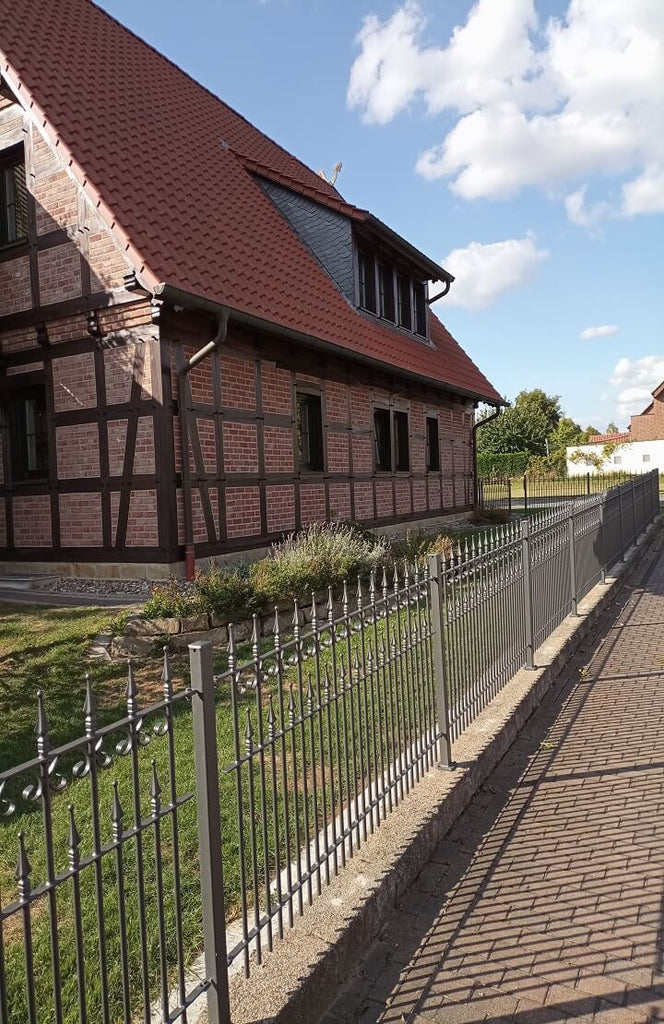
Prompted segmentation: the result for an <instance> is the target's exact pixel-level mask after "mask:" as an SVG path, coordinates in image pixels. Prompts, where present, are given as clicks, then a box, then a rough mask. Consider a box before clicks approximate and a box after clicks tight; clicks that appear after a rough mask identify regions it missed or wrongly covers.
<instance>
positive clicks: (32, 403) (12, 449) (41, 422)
mask: <svg viewBox="0 0 664 1024" xmlns="http://www.w3.org/2000/svg"><path fill="white" fill-rule="evenodd" d="M3 419H4V425H5V428H7V429H8V431H9V460H10V475H11V479H12V480H13V481H15V482H20V481H22V480H35V479H37V480H38V479H42V478H44V477H46V476H48V434H47V430H46V388H45V386H44V385H35V386H34V387H30V388H23V389H21V390H20V391H19V392H18V393H16V394H14V395H12V397H11V399H10V400H9V402H8V403H7V404H6V406H5V408H4V417H3Z"/></svg>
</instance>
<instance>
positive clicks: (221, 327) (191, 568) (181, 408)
mask: <svg viewBox="0 0 664 1024" xmlns="http://www.w3.org/2000/svg"><path fill="white" fill-rule="evenodd" d="M215 318H216V321H217V330H216V333H215V335H214V337H213V338H212V339H211V340H210V341H208V342H207V344H205V345H203V347H202V348H200V349H199V350H198V352H194V354H193V356H192V357H191V358H190V359H188V360H187V361H186V363H185V364H184V366H181V367H180V369H179V370H178V414H179V417H180V460H181V463H182V499H183V500H182V504H183V507H184V564H185V573H186V577H187V579H188V580H193V578H194V576H195V573H196V552H195V547H194V520H193V512H192V501H191V473H190V470H189V420H188V408H187V378H188V377H189V374H190V373H191V371H192V370H193V369H194V367H195V366H198V364H199V363H200V362H202V361H203V360H204V359H205V358H206V357H207V356H209V355H211V353H212V352H214V351H216V350H217V349H218V348H219V347H220V346H221V345H223V343H224V341H225V340H226V333H227V331H228V310H227V309H224V308H223V307H222V309H221V312H216V313H215Z"/></svg>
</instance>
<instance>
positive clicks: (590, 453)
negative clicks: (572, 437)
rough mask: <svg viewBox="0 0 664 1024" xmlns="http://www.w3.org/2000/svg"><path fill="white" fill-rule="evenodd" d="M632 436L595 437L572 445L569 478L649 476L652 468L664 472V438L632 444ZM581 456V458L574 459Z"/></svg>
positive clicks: (568, 461)
mask: <svg viewBox="0 0 664 1024" xmlns="http://www.w3.org/2000/svg"><path fill="white" fill-rule="evenodd" d="M631 436H632V435H631V434H630V433H624V434H595V435H594V436H593V437H591V438H589V439H588V441H587V443H586V444H578V445H570V446H568V448H567V473H568V476H585V475H586V473H590V474H591V475H592V476H594V475H595V474H596V473H649V472H650V470H651V469H659V471H660V472H664V439H658V440H652V441H632V440H631ZM607 446H608V450H607ZM577 453H578V455H577V458H575V459H572V458H571V456H572V455H575V454H577ZM598 457H599V458H600V459H601V460H602V464H601V466H599V467H598V466H597V465H596V464H595V463H596V460H597V458H598Z"/></svg>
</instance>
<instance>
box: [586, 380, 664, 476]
mask: <svg viewBox="0 0 664 1024" xmlns="http://www.w3.org/2000/svg"><path fill="white" fill-rule="evenodd" d="M651 394H652V401H651V402H649V403H648V405H647V406H646V407H645V409H644V410H643V412H640V413H637V414H636V415H634V416H632V417H631V419H630V425H629V428H628V430H625V431H623V432H622V433H620V434H592V435H591V436H590V437H589V438H588V439H587V441H586V443H585V444H580V445H572V446H570V447H569V448H568V449H567V472H568V473H569V475H570V476H579V475H580V474H581V473H587V472H590V473H593V474H594V473H598V472H601V473H607V472H614V473H649V472H650V471H651V470H653V469H659V470H660V472H661V471H662V468H663V467H664V381H662V382H661V383H660V384H658V385H657V387H656V388H655V390H654V391H653V392H651Z"/></svg>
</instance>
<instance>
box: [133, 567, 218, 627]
mask: <svg viewBox="0 0 664 1024" xmlns="http://www.w3.org/2000/svg"><path fill="white" fill-rule="evenodd" d="M201 611H203V608H202V607H201V603H200V598H199V597H198V594H197V593H196V592H195V590H193V589H192V588H191V587H185V586H183V584H182V582H181V581H180V580H178V579H177V578H176V577H175V576H169V578H168V580H167V581H166V583H158V584H156V585H155V586H154V587H153V588H152V593H151V594H150V596H149V598H148V599H147V601H146V602H145V604H144V605H143V618H145V619H170V618H176V619H181V618H184V617H186V616H187V615H197V614H198V613H199V612H201Z"/></svg>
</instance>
